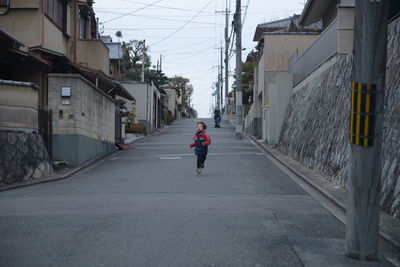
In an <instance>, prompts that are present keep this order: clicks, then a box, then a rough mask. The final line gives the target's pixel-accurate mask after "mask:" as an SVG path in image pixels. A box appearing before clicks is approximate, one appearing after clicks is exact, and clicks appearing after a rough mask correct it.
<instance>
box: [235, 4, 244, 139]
mask: <svg viewBox="0 0 400 267" xmlns="http://www.w3.org/2000/svg"><path fill="white" fill-rule="evenodd" d="M241 20H242V17H241V0H236V13H235V33H236V137H238V138H242V132H243V130H242V21H241Z"/></svg>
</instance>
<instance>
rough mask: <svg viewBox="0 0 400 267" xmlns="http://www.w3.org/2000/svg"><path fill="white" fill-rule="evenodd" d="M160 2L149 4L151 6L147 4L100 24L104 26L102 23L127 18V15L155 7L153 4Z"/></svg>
mask: <svg viewBox="0 0 400 267" xmlns="http://www.w3.org/2000/svg"><path fill="white" fill-rule="evenodd" d="M161 1H162V0H158V1H156V2H154V3H151V4H148V5H146V6H144V7H142V8H139V9H135V10H134V11H131V12H128V13H126V14H123V15H121V16H118V17H115V18H112V19H109V20H106V21H103V22H102V23H103V24H104V23H107V22H110V21H113V20H116V19H119V18H122V17H125V16H128V15H130V14H133V13H136V12H138V11H140V10H143V9H145V8H147V7H149V6H152V5H155V4H157V3H160V2H161Z"/></svg>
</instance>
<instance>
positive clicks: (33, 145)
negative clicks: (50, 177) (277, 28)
mask: <svg viewBox="0 0 400 267" xmlns="http://www.w3.org/2000/svg"><path fill="white" fill-rule="evenodd" d="M51 173H52V167H51V163H50V158H49V156H48V154H47V151H46V147H45V145H44V142H43V139H42V137H41V136H40V135H39V134H36V133H23V132H15V131H0V184H3V185H4V184H12V183H16V182H22V181H28V180H31V179H38V178H41V177H42V176H43V175H47V174H51Z"/></svg>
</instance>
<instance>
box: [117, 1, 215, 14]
mask: <svg viewBox="0 0 400 267" xmlns="http://www.w3.org/2000/svg"><path fill="white" fill-rule="evenodd" d="M123 1H124V2H128V3H133V4H139V5H147V4H146V3H143V2H137V1H130V0H123ZM153 6H154V7H160V8H163V9H172V10H179V11H186V12H193V13H196V12H198V11H197V10H191V9H185V8H179V7H170V6H161V5H153ZM203 13H205V14H214V13H212V12H203Z"/></svg>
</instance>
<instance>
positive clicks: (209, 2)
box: [150, 0, 213, 46]
mask: <svg viewBox="0 0 400 267" xmlns="http://www.w3.org/2000/svg"><path fill="white" fill-rule="evenodd" d="M212 1H213V0H210V1H208V3H207V4H206V5H205V6H204V7H203V8H202V9H201V10H200V11H199V12H197V13H196V14H195V15H194V16H193V17H192V18H191V19H190V20H188V21H187V22H185V23H184V24H183V25H182V26H181V27H180V28H178V29H177V30H176V31H174V32H172V33H171V34H169V35H167V36H165V37H164V38H162V39H161V40H159V41H157V42H155V43H153V44H152V45H150V46H154V45H156V44H159V43H161V42H162V41H164V40H166V39H168V38H169V37H171V36H172V35H174V34H175V33H177V32H178V31H180V30H181V29H183V27H185V26H186V25H187V24H189V23H190V22H192V20H194V19H195V18H196V17H197V16H198V15H199V14H200V13H201V12H203V11H204V9H206V8H207V7H208V6H209V5H210V4H211V2H212Z"/></svg>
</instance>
